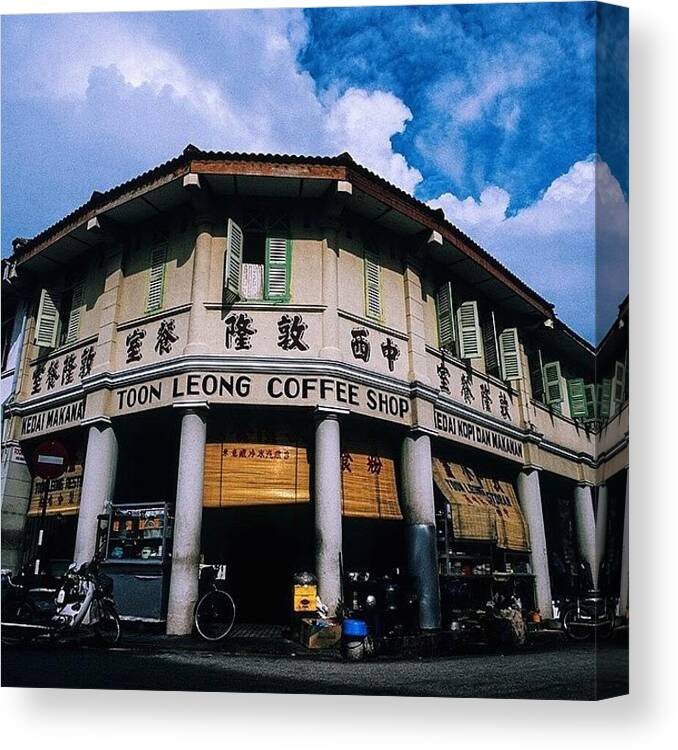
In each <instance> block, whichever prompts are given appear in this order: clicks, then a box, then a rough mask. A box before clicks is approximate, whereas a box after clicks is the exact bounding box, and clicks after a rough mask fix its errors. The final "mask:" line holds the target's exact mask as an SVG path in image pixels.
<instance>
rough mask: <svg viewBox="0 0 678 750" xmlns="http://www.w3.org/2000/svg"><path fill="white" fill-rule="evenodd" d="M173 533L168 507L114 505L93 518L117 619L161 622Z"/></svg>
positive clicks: (171, 517) (170, 511)
mask: <svg viewBox="0 0 678 750" xmlns="http://www.w3.org/2000/svg"><path fill="white" fill-rule="evenodd" d="M173 531H174V513H173V508H172V506H171V505H170V504H169V503H162V502H155V503H150V502H149V503H124V504H117V505H113V506H112V507H111V509H110V511H109V512H108V513H106V514H104V515H102V516H99V545H98V546H99V549H101V550H102V551H103V555H104V562H103V567H104V568H105V570H106V573H107V574H108V575H110V576H111V577H112V578H113V595H114V597H115V601H116V604H117V605H118V611H119V612H120V615H121V616H122V618H123V619H127V620H142V621H152V622H159V621H162V620H163V619H164V618H165V612H166V608H167V592H168V584H169V574H170V560H171V554H172V536H173Z"/></svg>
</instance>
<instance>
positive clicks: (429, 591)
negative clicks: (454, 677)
mask: <svg viewBox="0 0 678 750" xmlns="http://www.w3.org/2000/svg"><path fill="white" fill-rule="evenodd" d="M400 469H401V485H402V490H403V498H402V499H403V515H404V517H405V523H406V525H407V559H408V569H409V573H410V575H411V576H412V578H413V580H414V582H415V586H416V593H417V598H418V601H419V627H420V628H421V629H422V630H438V629H440V619H441V618H440V586H439V583H438V548H437V541H436V519H435V503H434V499H433V464H432V458H431V438H430V437H429V436H428V435H426V434H424V433H409V434H408V435H406V436H405V437H404V438H403V443H402V448H401V461H400Z"/></svg>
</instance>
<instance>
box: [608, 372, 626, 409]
mask: <svg viewBox="0 0 678 750" xmlns="http://www.w3.org/2000/svg"><path fill="white" fill-rule="evenodd" d="M611 390H612V403H613V405H614V411H613V414H612V415H613V416H614V414H618V413H619V412H620V411H621V408H622V406H623V405H624V401H625V400H626V365H625V364H624V363H623V362H615V363H614V377H613V378H612V387H611Z"/></svg>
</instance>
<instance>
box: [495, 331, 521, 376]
mask: <svg viewBox="0 0 678 750" xmlns="http://www.w3.org/2000/svg"><path fill="white" fill-rule="evenodd" d="M499 358H500V360H501V373H502V378H503V379H504V380H522V378H523V363H522V361H521V359H520V341H519V339H518V329H517V328H505V329H504V330H503V331H502V332H501V336H500V337H499Z"/></svg>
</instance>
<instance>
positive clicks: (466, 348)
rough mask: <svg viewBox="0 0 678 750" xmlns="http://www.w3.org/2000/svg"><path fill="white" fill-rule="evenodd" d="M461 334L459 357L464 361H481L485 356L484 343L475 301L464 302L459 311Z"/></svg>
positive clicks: (458, 327)
mask: <svg viewBox="0 0 678 750" xmlns="http://www.w3.org/2000/svg"><path fill="white" fill-rule="evenodd" d="M457 330H458V332H459V356H460V357H461V358H462V359H480V358H482V356H483V341H482V336H481V332H480V319H479V317H478V303H477V302H476V301H475V300H472V301H469V302H462V303H461V305H459V309H458V310H457Z"/></svg>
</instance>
